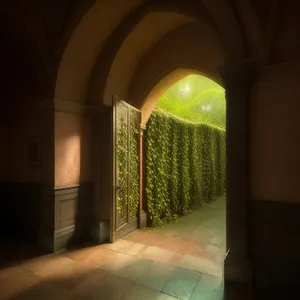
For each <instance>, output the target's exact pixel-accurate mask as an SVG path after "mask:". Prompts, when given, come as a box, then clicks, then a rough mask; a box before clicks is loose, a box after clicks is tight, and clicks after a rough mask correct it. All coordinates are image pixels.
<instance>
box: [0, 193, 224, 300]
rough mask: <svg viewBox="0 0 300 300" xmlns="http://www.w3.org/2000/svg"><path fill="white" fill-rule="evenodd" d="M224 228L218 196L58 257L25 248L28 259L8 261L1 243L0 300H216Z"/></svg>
mask: <svg viewBox="0 0 300 300" xmlns="http://www.w3.org/2000/svg"><path fill="white" fill-rule="evenodd" d="M224 226H225V199H224V198H221V199H219V200H217V201H215V202H212V203H210V204H208V205H206V206H205V207H203V208H201V209H199V210H198V211H196V212H194V213H192V214H190V215H189V216H186V217H183V218H181V219H180V222H179V224H174V225H170V226H167V227H166V228H163V229H157V230H152V231H143V232H138V233H136V234H134V235H131V236H130V237H127V239H121V240H119V241H117V242H116V243H114V244H107V245H101V246H92V247H87V248H84V249H80V250H74V251H67V252H64V253H60V254H56V255H42V254H41V253H37V252H36V250H34V249H32V248H31V247H29V246H28V245H23V246H22V248H21V249H22V250H23V256H24V255H25V256H26V257H28V259H26V260H22V259H21V258H18V259H17V260H15V261H13V262H12V261H11V260H10V263H6V264H3V261H4V260H5V259H8V258H9V255H10V254H12V252H13V251H12V250H13V249H14V248H13V247H12V248H11V249H10V248H7V249H4V248H3V247H2V249H1V252H3V253H6V257H5V256H3V255H2V256H1V261H2V262H1V261H0V263H1V266H0V268H1V269H0V300H4V299H13V300H25V299H30V300H35V299H42V300H60V299H64V300H76V299H78V300H79V299H86V300H88V299H94V300H98V299H99V300H100V299H104V300H106V299H107V300H108V299H111V300H135V299H137V300H147V299H151V300H167V299H189V300H204V299H205V300H220V299H222V283H221V282H222V268H223V259H224V254H225V228H224ZM6 247H7V246H6ZM19 249H20V246H19Z"/></svg>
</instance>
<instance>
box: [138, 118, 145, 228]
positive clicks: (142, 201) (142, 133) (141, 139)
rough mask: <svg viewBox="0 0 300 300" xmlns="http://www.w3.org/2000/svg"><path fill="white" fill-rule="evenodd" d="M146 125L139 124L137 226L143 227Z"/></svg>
mask: <svg viewBox="0 0 300 300" xmlns="http://www.w3.org/2000/svg"><path fill="white" fill-rule="evenodd" d="M145 129H146V125H144V124H141V126H140V212H139V223H138V225H139V228H140V229H142V228H145V227H146V226H147V215H146V212H145V210H144V205H145V203H144V179H145V177H144V169H145V168H144V167H145V161H144V130H145Z"/></svg>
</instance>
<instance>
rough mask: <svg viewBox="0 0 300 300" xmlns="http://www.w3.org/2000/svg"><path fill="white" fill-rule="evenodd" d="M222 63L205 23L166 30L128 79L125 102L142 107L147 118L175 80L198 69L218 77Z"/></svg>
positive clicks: (218, 49)
mask: <svg viewBox="0 0 300 300" xmlns="http://www.w3.org/2000/svg"><path fill="white" fill-rule="evenodd" d="M199 37H201V38H200V39H199ZM223 63H224V56H223V52H222V50H221V47H220V44H219V41H218V38H217V36H216V34H215V33H214V31H213V30H211V29H210V28H209V27H207V26H206V25H204V24H202V25H201V24H195V23H190V24H187V25H184V26H182V27H181V28H179V29H177V30H175V31H173V32H171V33H169V34H168V35H167V36H166V37H165V38H164V39H162V40H161V41H160V42H159V43H157V44H156V45H155V47H153V48H152V49H151V50H150V51H149V52H148V53H147V54H146V55H145V56H144V58H143V60H142V61H141V64H140V67H139V68H138V70H137V72H136V75H135V78H134V80H133V81H132V82H131V87H130V96H129V97H128V101H129V102H131V103H133V104H134V105H135V106H136V107H138V108H140V109H142V111H143V119H144V120H145V121H146V120H147V118H148V117H149V112H151V107H153V105H155V103H156V101H157V100H158V99H159V97H160V95H161V94H163V93H164V92H165V91H166V90H167V89H168V88H169V87H170V86H171V85H172V84H175V83H176V82H177V81H178V79H181V78H183V77H184V76H186V75H188V74H191V73H193V72H199V73H202V74H204V75H207V76H208V77H212V78H214V79H215V80H217V79H218V75H217V68H218V67H219V66H221V65H222V64H223ZM178 68H181V69H185V71H183V70H181V71H176V72H174V73H173V74H171V75H172V76H169V75H170V73H172V72H173V71H175V70H176V69H178ZM186 69H188V70H189V71H186ZM166 76H167V77H166ZM164 78H167V81H166V85H165V86H163V85H162V84H159V85H158V86H157V87H159V88H158V89H156V88H155V93H153V92H152V93H151V91H152V89H153V88H154V87H155V86H156V85H157V84H158V83H159V82H160V81H161V80H163V79H164ZM171 78H172V79H171ZM155 94H156V95H155ZM147 97H148V98H147ZM150 98H151V100H149V99H150ZM148 106H149V107H148Z"/></svg>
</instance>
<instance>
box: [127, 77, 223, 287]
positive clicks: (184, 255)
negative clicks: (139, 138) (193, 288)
mask: <svg viewBox="0 0 300 300" xmlns="http://www.w3.org/2000/svg"><path fill="white" fill-rule="evenodd" d="M161 88H162V89H157V91H158V92H157V94H156V95H159V97H155V93H152V96H151V97H148V98H147V100H146V102H147V101H149V102H152V103H146V102H145V103H144V106H143V107H144V108H145V107H146V109H145V110H144V111H143V110H142V113H144V114H143V116H144V119H143V121H144V122H145V121H146V120H147V121H146V122H145V123H146V124H145V125H146V127H145V130H144V148H143V155H142V160H143V183H142V184H143V201H142V202H143V209H144V210H145V211H146V214H147V228H146V229H144V230H140V231H139V232H137V233H136V232H135V233H134V234H132V235H129V236H128V237H126V239H127V240H130V241H133V242H136V243H139V244H143V245H146V246H147V247H152V248H151V249H152V250H153V252H157V253H165V257H164V258H157V257H156V255H155V254H154V259H160V260H162V261H163V262H165V263H169V260H170V257H173V259H174V262H172V263H173V264H174V265H176V266H180V267H183V268H185V269H189V270H193V271H196V272H201V273H206V274H209V275H210V276H213V278H214V279H215V280H216V282H217V281H218V280H219V281H222V277H223V264H224V259H225V253H226V225H225V219H226V208H225V206H226V137H225V136H226V131H225V130H226V129H225V128H226V100H225V90H224V89H223V88H222V87H221V86H220V85H219V84H218V83H216V82H214V81H213V80H211V79H209V78H207V77H205V76H202V75H198V74H192V75H191V74H189V75H186V76H184V78H183V79H181V80H179V81H177V82H176V83H175V84H173V85H172V86H171V87H169V88H168V89H167V90H166V91H165V92H164V93H163V94H162V95H160V94H161V93H160V92H159V90H164V89H163V87H161ZM157 98H158V99H157ZM155 99H156V100H155ZM155 102H156V103H155ZM150 106H152V111H151V115H150V117H149V118H147V117H148V115H149V107H150ZM145 111H146V113H145ZM146 118H147V119H146ZM167 253H168V255H167ZM175 257H176V259H175ZM216 290H217V289H216ZM221 290H222V287H221V285H220V291H221ZM201 292H203V291H201Z"/></svg>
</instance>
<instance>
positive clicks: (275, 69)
mask: <svg viewBox="0 0 300 300" xmlns="http://www.w3.org/2000/svg"><path fill="white" fill-rule="evenodd" d="M299 82H300V61H294V62H290V63H285V64H280V65H275V66H270V67H267V68H265V69H264V70H263V71H262V73H261V75H260V76H259V78H258V79H257V81H256V83H255V85H254V88H253V93H252V99H251V143H250V145H251V146H250V151H251V191H252V197H253V198H254V199H256V200H264V201H275V202H290V203H300V197H299V182H300V172H299V169H300V156H299V153H300V130H299V128H300V127H299V120H300V101H299V100H300V85H299Z"/></svg>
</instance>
